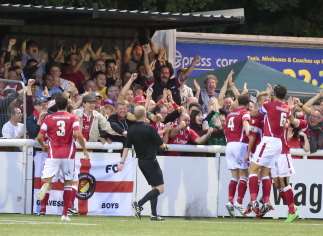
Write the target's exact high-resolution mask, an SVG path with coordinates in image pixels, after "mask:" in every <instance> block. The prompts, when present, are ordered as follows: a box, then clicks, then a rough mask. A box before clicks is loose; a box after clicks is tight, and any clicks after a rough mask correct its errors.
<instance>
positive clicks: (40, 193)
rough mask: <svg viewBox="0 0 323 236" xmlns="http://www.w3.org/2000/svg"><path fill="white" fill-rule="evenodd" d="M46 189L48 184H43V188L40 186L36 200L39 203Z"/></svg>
mask: <svg viewBox="0 0 323 236" xmlns="http://www.w3.org/2000/svg"><path fill="white" fill-rule="evenodd" d="M48 189H49V183H44V184H43V186H41V188H40V189H39V192H38V195H37V198H38V200H39V201H41V200H43V199H44V197H45V195H46V193H47V191H48Z"/></svg>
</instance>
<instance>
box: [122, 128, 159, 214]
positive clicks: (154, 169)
mask: <svg viewBox="0 0 323 236" xmlns="http://www.w3.org/2000/svg"><path fill="white" fill-rule="evenodd" d="M162 144H163V141H162V139H161V138H160V136H159V135H158V133H157V131H156V130H155V129H154V128H153V127H151V126H150V125H148V124H145V123H144V122H136V123H135V124H133V125H132V126H131V127H130V128H129V129H128V134H127V148H132V146H134V148H135V151H136V157H137V158H138V166H139V168H140V170H141V172H142V173H143V175H144V176H145V178H146V180H147V182H148V184H149V185H151V186H152V187H153V189H152V190H151V191H149V192H148V193H147V194H146V195H145V196H144V197H143V198H142V199H140V200H139V201H138V202H134V203H133V208H134V209H135V211H136V216H138V217H140V214H141V211H142V210H143V208H142V206H143V205H144V204H145V203H146V202H147V201H150V204H151V213H152V216H151V220H163V218H162V217H160V216H158V215H157V202H158V196H159V194H160V192H159V190H158V189H157V188H154V187H157V186H160V185H163V184H164V179H163V173H162V171H161V169H160V166H159V164H158V161H157V159H156V155H157V151H158V150H159V147H160V146H161V145H162Z"/></svg>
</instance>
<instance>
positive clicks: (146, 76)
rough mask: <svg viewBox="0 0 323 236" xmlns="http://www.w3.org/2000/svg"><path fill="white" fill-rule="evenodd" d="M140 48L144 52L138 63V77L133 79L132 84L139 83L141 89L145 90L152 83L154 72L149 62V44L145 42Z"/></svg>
mask: <svg viewBox="0 0 323 236" xmlns="http://www.w3.org/2000/svg"><path fill="white" fill-rule="evenodd" d="M142 48H143V52H144V56H143V58H144V61H143V63H141V64H139V65H138V68H137V71H138V78H137V79H136V80H135V82H134V84H136V85H139V86H140V87H141V88H142V89H144V90H146V89H147V88H148V87H149V86H150V85H152V84H153V83H154V74H153V71H152V69H151V66H150V64H149V53H150V52H151V49H150V46H149V44H145V45H143V46H142Z"/></svg>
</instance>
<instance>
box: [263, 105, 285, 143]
mask: <svg viewBox="0 0 323 236" xmlns="http://www.w3.org/2000/svg"><path fill="white" fill-rule="evenodd" d="M261 112H262V113H264V114H265V118H264V136H268V137H276V138H281V137H282V136H283V133H284V129H285V128H286V125H288V123H287V120H288V119H289V117H290V116H291V111H290V109H289V107H288V104H287V103H286V102H283V101H279V100H273V101H266V102H265V103H264V104H263V106H262V108H261Z"/></svg>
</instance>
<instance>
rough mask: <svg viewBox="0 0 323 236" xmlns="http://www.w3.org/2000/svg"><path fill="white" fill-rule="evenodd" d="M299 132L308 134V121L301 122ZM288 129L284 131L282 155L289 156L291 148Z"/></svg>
mask: <svg viewBox="0 0 323 236" xmlns="http://www.w3.org/2000/svg"><path fill="white" fill-rule="evenodd" d="M297 128H298V129H299V130H301V131H303V132H306V130H307V129H308V123H307V120H299V125H298V127H297ZM287 131H288V129H285V130H284V135H283V136H282V138H281V140H282V154H289V153H290V146H289V144H288V138H287V133H288V132H287Z"/></svg>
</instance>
